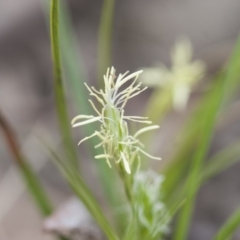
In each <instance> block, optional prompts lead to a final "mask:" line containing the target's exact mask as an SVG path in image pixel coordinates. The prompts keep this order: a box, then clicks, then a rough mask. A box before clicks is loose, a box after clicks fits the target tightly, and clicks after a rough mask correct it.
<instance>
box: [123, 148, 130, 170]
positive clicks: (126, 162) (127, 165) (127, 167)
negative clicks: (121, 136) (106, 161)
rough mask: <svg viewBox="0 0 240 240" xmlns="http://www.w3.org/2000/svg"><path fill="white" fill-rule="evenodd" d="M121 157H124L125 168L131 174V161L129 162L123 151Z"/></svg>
mask: <svg viewBox="0 0 240 240" xmlns="http://www.w3.org/2000/svg"><path fill="white" fill-rule="evenodd" d="M121 157H122V160H123V165H124V168H125V170H126V172H127V173H128V174H131V169H130V166H129V163H128V161H127V159H126V157H125V155H124V153H123V152H121Z"/></svg>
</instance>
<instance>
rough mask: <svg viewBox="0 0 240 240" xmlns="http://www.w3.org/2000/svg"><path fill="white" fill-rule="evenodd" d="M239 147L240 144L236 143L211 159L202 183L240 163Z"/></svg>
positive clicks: (203, 173) (202, 176)
mask: <svg viewBox="0 0 240 240" xmlns="http://www.w3.org/2000/svg"><path fill="white" fill-rule="evenodd" d="M239 146H240V142H239V141H236V142H235V143H234V144H232V145H231V146H229V147H226V148H225V149H223V150H221V151H219V152H218V153H217V154H216V155H214V156H213V157H212V158H210V159H209V161H208V163H207V164H206V167H204V170H203V172H202V174H201V181H202V183H204V182H206V181H208V180H209V179H210V178H212V177H214V176H216V175H217V174H219V173H220V172H222V171H224V170H225V169H226V168H228V167H230V166H232V165H233V164H235V163H236V162H238V161H239V160H240V148H239Z"/></svg>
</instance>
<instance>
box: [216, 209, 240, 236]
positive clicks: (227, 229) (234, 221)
mask: <svg viewBox="0 0 240 240" xmlns="http://www.w3.org/2000/svg"><path fill="white" fill-rule="evenodd" d="M239 226H240V207H239V208H238V209H237V210H236V211H235V212H234V213H233V214H232V216H230V217H229V219H228V220H227V221H226V223H225V224H224V225H223V226H222V227H221V228H220V230H219V231H218V233H217V234H216V236H215V237H214V238H213V240H226V239H229V240H230V239H232V238H231V237H232V235H233V234H234V232H235V231H236V230H237V229H238V228H239Z"/></svg>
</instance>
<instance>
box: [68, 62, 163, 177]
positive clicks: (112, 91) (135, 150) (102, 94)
mask: <svg viewBox="0 0 240 240" xmlns="http://www.w3.org/2000/svg"><path fill="white" fill-rule="evenodd" d="M141 72H142V71H138V72H135V73H132V74H130V75H128V72H126V73H124V74H119V76H118V77H117V79H116V76H115V69H114V68H113V67H112V68H111V70H109V69H108V70H107V73H106V75H104V84H105V89H104V91H103V90H102V89H100V91H98V90H96V89H95V88H94V87H89V86H88V85H87V84H86V83H85V85H86V87H87V89H88V91H89V93H90V95H91V96H94V97H95V98H96V100H97V101H98V102H99V103H100V105H101V107H102V109H101V110H98V109H97V107H96V106H95V104H94V103H93V102H92V101H91V100H89V102H90V104H91V106H92V107H93V109H94V110H95V112H96V113H97V116H92V115H79V116H76V117H75V118H74V119H73V120H72V126H73V127H78V126H81V125H85V124H88V123H92V122H96V121H99V122H100V123H101V129H100V131H95V132H94V133H93V134H92V135H90V136H88V137H85V138H84V139H82V140H81V141H80V142H79V144H81V143H82V142H84V141H85V140H88V139H90V138H92V137H95V136H97V137H99V138H100V141H101V142H100V143H99V144H98V145H96V146H95V147H96V148H98V147H102V148H103V154H100V155H97V156H95V158H96V159H101V158H103V159H106V161H107V163H108V165H109V166H110V167H111V162H112V161H115V162H116V163H117V164H121V166H123V167H124V169H125V170H126V172H127V173H128V174H130V173H131V165H132V164H133V162H134V161H135V160H138V161H139V160H140V155H139V153H140V152H141V153H142V154H144V155H146V156H148V157H149V158H152V159H156V160H160V158H158V157H153V156H151V155H149V154H148V153H146V152H145V151H144V150H143V149H142V147H143V145H142V143H141V142H140V141H139V140H138V138H137V137H138V136H139V135H140V134H142V133H144V132H146V131H149V130H154V129H157V128H159V126H157V125H152V126H147V127H144V128H142V129H140V130H139V131H137V132H136V133H135V134H134V135H130V134H129V131H128V124H127V121H126V120H128V121H134V122H140V123H145V124H151V121H148V120H147V118H145V117H139V116H125V115H124V107H125V105H126V103H127V101H128V100H129V99H131V98H133V97H134V96H136V95H138V94H140V93H141V92H142V91H144V90H145V89H146V87H145V88H143V89H141V83H138V82H137V78H138V76H139V74H141ZM130 80H133V81H132V82H131V84H129V86H128V87H126V88H125V89H124V88H123V90H120V88H121V87H123V85H124V84H125V83H127V82H129V81H130ZM79 120H80V121H79Z"/></svg>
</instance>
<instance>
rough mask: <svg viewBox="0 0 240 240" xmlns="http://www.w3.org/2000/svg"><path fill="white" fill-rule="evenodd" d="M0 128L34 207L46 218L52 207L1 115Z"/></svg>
mask: <svg viewBox="0 0 240 240" xmlns="http://www.w3.org/2000/svg"><path fill="white" fill-rule="evenodd" d="M0 128H2V131H3V133H4V136H5V139H6V142H7V144H8V146H9V149H10V150H11V152H12V154H13V156H14V158H15V160H16V164H17V165H18V167H19V168H20V170H21V173H22V176H23V178H24V181H25V182H26V185H27V187H28V190H29V192H30V194H31V195H32V197H33V199H34V201H35V202H36V205H37V206H38V208H39V210H40V212H41V213H42V214H43V215H44V216H48V215H49V214H51V213H52V205H51V203H50V200H49V199H48V197H47V194H46V193H45V191H44V189H43V187H42V185H41V183H40V181H39V180H38V177H37V176H36V174H35V173H34V171H33V169H32V168H31V167H30V165H29V164H28V162H27V161H26V159H25V157H24V156H23V154H22V153H21V150H20V147H19V145H18V143H17V140H16V137H15V135H14V133H13V131H12V129H11V127H10V125H9V124H8V123H7V121H6V120H5V119H4V117H3V116H2V115H1V113H0Z"/></svg>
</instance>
